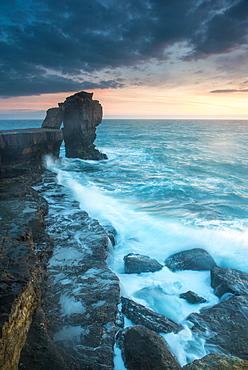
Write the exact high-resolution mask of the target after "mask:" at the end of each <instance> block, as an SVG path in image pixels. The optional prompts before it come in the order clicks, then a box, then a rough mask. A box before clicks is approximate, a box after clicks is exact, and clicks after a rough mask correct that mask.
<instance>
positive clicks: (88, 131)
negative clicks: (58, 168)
mask: <svg viewBox="0 0 248 370" xmlns="http://www.w3.org/2000/svg"><path fill="white" fill-rule="evenodd" d="M92 96H93V94H92V93H87V92H85V91H81V92H79V93H76V94H74V95H72V96H69V97H68V98H67V99H66V100H65V102H64V103H63V109H64V118H63V122H64V129H63V132H64V140H65V147H66V156H67V157H69V158H81V159H93V160H99V159H107V156H106V154H103V153H100V152H99V151H98V150H97V149H95V145H94V144H93V143H94V140H95V138H96V127H97V126H98V125H99V124H100V123H101V121H102V106H101V104H100V103H99V102H98V101H97V100H92Z"/></svg>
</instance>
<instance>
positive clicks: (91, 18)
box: [0, 0, 248, 97]
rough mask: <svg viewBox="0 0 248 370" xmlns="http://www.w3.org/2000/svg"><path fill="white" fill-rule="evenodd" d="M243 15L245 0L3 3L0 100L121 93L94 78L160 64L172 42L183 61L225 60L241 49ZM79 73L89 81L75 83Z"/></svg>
mask: <svg viewBox="0 0 248 370" xmlns="http://www.w3.org/2000/svg"><path fill="white" fill-rule="evenodd" d="M247 15H248V0H236V1H235V0H232V1H229V0H198V1H197V0H177V1H175V0H167V1H164V0H98V1H97V0H90V1H89V0H70V1H66V0H43V1H40V0H39V1H38V0H32V1H31V0H26V1H25V2H24V1H23V0H9V1H8V2H5V4H4V5H1V9H0V96H2V97H3V96H5V97H10V96H20V95H34V94H42V93H52V92H66V91H72V90H79V89H94V88H107V87H114V88H117V87H121V86H123V83H122V82H120V81H114V80H109V81H103V80H102V81H99V80H94V74H97V73H98V72H99V71H101V70H103V69H104V68H116V67H128V66H133V65H138V64H139V63H141V62H145V61H148V60H150V59H151V58H155V59H157V60H159V61H161V62H162V61H163V60H166V59H167V58H168V55H167V54H166V48H167V47H170V46H172V45H173V44H175V43H177V42H186V43H187V44H188V45H189V46H190V47H191V52H189V54H188V55H187V56H185V59H187V60H190V59H195V58H206V57H208V56H209V55H212V54H221V53H225V52H228V51H230V50H232V49H233V48H236V47H239V46H240V45H242V44H244V43H246V42H247V30H248V21H247V19H248V17H247ZM85 72H90V73H91V74H92V79H91V80H90V81H85V82H83V83H81V82H78V76H80V75H83V74H85ZM61 76H63V77H61ZM92 81H93V82H92Z"/></svg>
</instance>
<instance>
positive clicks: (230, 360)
mask: <svg viewBox="0 0 248 370" xmlns="http://www.w3.org/2000/svg"><path fill="white" fill-rule="evenodd" d="M183 369H184V370H247V369H248V361H246V360H242V359H241V358H238V357H235V356H228V355H226V354H224V353H210V354H208V355H206V356H204V357H203V358H201V359H200V360H195V361H193V362H192V363H191V364H188V365H186V366H184V367H183Z"/></svg>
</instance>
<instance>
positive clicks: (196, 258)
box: [165, 248, 216, 271]
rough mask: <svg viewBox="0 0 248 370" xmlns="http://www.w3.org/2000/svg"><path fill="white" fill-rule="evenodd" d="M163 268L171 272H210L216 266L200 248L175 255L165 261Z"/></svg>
mask: <svg viewBox="0 0 248 370" xmlns="http://www.w3.org/2000/svg"><path fill="white" fill-rule="evenodd" d="M165 266H167V267H168V268H169V269H170V270H172V271H177V270H196V271H201V270H211V268H212V267H214V266H216V263H215V261H214V260H213V258H212V257H211V256H210V254H209V253H208V252H207V251H206V250H205V249H201V248H194V249H189V250H186V251H181V252H178V253H175V254H173V255H171V256H170V257H168V258H167V259H166V260H165Z"/></svg>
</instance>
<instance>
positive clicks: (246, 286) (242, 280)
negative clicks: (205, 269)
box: [211, 266, 248, 298]
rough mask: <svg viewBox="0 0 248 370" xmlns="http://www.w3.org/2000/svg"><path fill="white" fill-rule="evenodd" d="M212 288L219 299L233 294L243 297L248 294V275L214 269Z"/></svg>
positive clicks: (225, 269)
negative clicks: (227, 294) (224, 295)
mask: <svg viewBox="0 0 248 370" xmlns="http://www.w3.org/2000/svg"><path fill="white" fill-rule="evenodd" d="M211 287H212V288H214V293H215V294H216V295H217V297H219V298H220V297H222V296H223V294H226V293H232V294H235V295H242V294H247V293H248V273H246V272H242V271H239V270H235V269H231V268H225V267H217V266H216V267H213V268H212V270H211Z"/></svg>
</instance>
